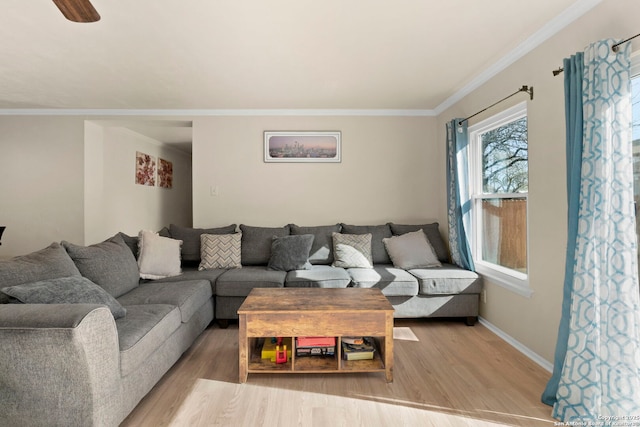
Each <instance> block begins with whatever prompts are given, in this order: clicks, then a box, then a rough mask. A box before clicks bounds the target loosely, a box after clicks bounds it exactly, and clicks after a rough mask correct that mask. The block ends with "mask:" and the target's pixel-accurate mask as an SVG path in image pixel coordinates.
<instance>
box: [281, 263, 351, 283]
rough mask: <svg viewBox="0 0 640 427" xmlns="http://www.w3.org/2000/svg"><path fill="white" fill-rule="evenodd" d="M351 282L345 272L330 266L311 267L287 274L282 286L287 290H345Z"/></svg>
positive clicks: (342, 269)
mask: <svg viewBox="0 0 640 427" xmlns="http://www.w3.org/2000/svg"><path fill="white" fill-rule="evenodd" d="M350 282H351V277H350V276H349V273H347V270H345V269H344V268H339V267H332V266H330V265H313V266H311V268H310V269H309V270H293V271H289V272H288V273H287V277H286V278H285V282H284V286H285V287H289V288H346V287H347V286H348V285H349V283H350Z"/></svg>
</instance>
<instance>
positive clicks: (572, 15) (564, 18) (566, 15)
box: [434, 0, 602, 115]
mask: <svg viewBox="0 0 640 427" xmlns="http://www.w3.org/2000/svg"><path fill="white" fill-rule="evenodd" d="M601 2H602V0H578V1H576V2H575V3H574V4H572V5H571V6H569V7H568V8H567V9H565V10H564V11H563V12H562V13H560V14H559V15H558V16H556V17H555V18H553V19H551V20H550V21H549V22H547V23H546V24H545V25H544V26H543V27H542V28H541V29H539V30H538V31H536V32H535V33H533V34H532V35H531V36H530V37H529V38H527V39H526V40H525V41H523V42H522V43H521V44H520V45H518V46H517V47H516V48H515V49H513V50H512V51H511V52H509V53H507V54H506V55H505V56H503V57H502V58H501V59H500V60H499V61H498V62H496V63H495V64H493V65H492V66H491V67H489V68H487V69H486V70H484V71H483V72H481V73H480V74H478V75H477V76H476V77H475V78H473V80H471V81H470V82H469V83H467V84H466V85H465V86H464V87H463V88H462V89H460V90H459V91H458V92H456V93H455V94H453V95H452V96H450V97H449V98H447V99H446V100H445V101H444V102H442V103H441V104H440V105H438V106H437V107H436V108H435V109H434V111H435V113H436V115H440V114H441V113H442V112H444V111H445V110H446V109H447V108H449V107H451V106H453V105H454V104H455V103H457V102H459V101H460V100H461V99H462V98H464V97H465V96H467V95H469V94H470V93H471V92H473V91H474V90H476V89H478V88H479V87H480V86H482V85H483V84H485V83H486V82H487V81H489V80H490V79H491V78H492V77H495V76H496V75H497V74H498V73H500V72H501V71H503V70H504V69H506V68H507V67H508V66H510V65H511V64H513V63H514V62H516V61H517V60H518V59H520V58H522V57H523V56H524V55H526V54H527V53H529V52H531V51H532V50H533V49H535V48H536V47H538V46H540V45H541V44H542V43H543V42H544V41H546V40H547V39H549V38H550V37H551V36H553V35H555V34H556V33H558V32H559V31H560V30H562V29H564V28H565V27H567V26H568V25H569V24H571V23H572V22H573V21H575V20H576V19H578V18H579V17H581V16H582V15H584V14H585V13H587V12H588V11H590V10H591V9H593V8H594V7H595V6H596V5H598V4H599V3H601Z"/></svg>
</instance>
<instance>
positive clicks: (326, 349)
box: [296, 337, 336, 356]
mask: <svg viewBox="0 0 640 427" xmlns="http://www.w3.org/2000/svg"><path fill="white" fill-rule="evenodd" d="M335 354H336V338H335V337H297V338H296V356H334V355H335Z"/></svg>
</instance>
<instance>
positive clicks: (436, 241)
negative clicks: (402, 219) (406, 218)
mask: <svg viewBox="0 0 640 427" xmlns="http://www.w3.org/2000/svg"><path fill="white" fill-rule="evenodd" d="M389 226H390V227H391V232H392V233H393V234H394V235H395V236H399V235H402V234H406V233H409V232H410V231H416V230H422V231H424V234H425V235H426V236H427V239H429V243H431V246H433V250H434V251H435V252H436V255H437V256H438V260H439V261H440V262H449V250H448V249H447V245H445V244H444V240H442V235H440V230H438V223H437V222H433V223H431V224H421V225H406V224H394V223H389Z"/></svg>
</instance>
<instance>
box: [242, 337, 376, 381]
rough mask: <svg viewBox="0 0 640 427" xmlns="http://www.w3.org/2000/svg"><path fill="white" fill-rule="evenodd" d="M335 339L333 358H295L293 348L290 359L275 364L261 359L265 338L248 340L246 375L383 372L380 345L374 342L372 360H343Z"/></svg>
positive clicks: (338, 339)
mask: <svg viewBox="0 0 640 427" xmlns="http://www.w3.org/2000/svg"><path fill="white" fill-rule="evenodd" d="M295 338H296V337H291V342H295ZM335 338H336V354H335V355H334V356H302V357H300V356H296V355H295V353H296V352H295V348H293V349H291V357H290V358H289V359H288V360H287V362H286V363H275V362H272V361H271V360H270V359H262V358H261V350H262V343H263V342H264V340H266V339H270V337H265V338H255V337H254V338H250V339H249V346H248V348H249V349H250V354H249V364H248V367H247V372H248V373H267V372H278V373H284V372H291V373H293V372H307V373H331V372H340V371H349V372H384V371H385V366H384V360H383V359H382V357H381V352H380V345H378V342H377V340H375V341H376V351H375V353H374V354H373V359H366V360H344V359H342V345H341V337H335Z"/></svg>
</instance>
